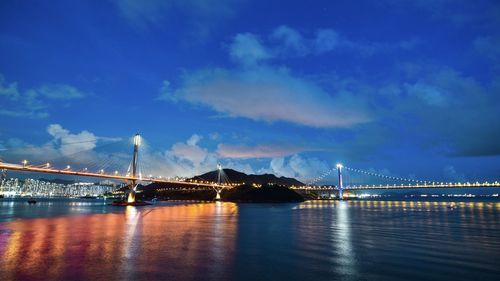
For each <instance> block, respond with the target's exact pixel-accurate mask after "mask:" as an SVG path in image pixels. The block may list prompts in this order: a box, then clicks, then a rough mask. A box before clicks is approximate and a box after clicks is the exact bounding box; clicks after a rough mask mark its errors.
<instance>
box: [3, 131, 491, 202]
mask: <svg viewBox="0 0 500 281" xmlns="http://www.w3.org/2000/svg"><path fill="white" fill-rule="evenodd" d="M141 142H142V139H141V136H140V135H139V134H136V135H135V136H134V137H133V154H132V160H131V162H130V164H129V166H128V169H127V171H126V172H122V173H120V172H119V171H118V170H114V171H112V172H110V171H109V170H105V169H104V168H102V167H98V166H96V165H94V166H93V169H92V168H86V167H85V168H81V169H75V168H72V167H71V165H67V166H66V167H64V168H57V167H55V166H52V165H51V164H50V162H45V163H42V164H32V163H30V162H29V161H28V160H26V159H25V160H23V161H21V164H13V163H8V162H3V161H1V160H0V170H11V171H22V172H34V173H47V174H58V175H66V176H77V177H91V178H104V179H113V180H121V181H124V182H126V183H127V184H128V187H129V192H128V198H127V202H128V203H130V204H134V203H135V202H136V198H135V195H136V192H137V184H138V182H151V183H163V184H170V185H171V187H170V188H172V189H175V188H178V189H200V188H201V189H203V188H204V189H213V190H215V191H216V200H220V193H221V192H222V190H224V189H230V188H233V187H234V186H236V185H238V184H237V183H231V182H230V181H229V179H228V178H227V176H226V175H225V173H224V170H223V169H222V166H221V165H220V164H218V165H217V180H216V181H207V180H203V179H201V180H193V179H181V178H171V177H165V176H161V175H157V176H153V175H151V174H149V176H144V173H142V171H140V166H139V148H140V147H141ZM346 172H347V174H350V173H353V174H358V175H361V176H370V177H375V178H378V179H381V180H384V181H385V182H384V183H379V184H366V183H364V184H363V183H355V182H353V181H349V180H348V179H349V178H351V176H350V175H348V176H347V177H346ZM332 173H336V175H335V176H336V177H337V180H338V182H337V184H335V185H318V184H317V183H318V182H320V181H322V180H324V179H325V178H326V177H327V176H329V175H332ZM388 181H392V183H389V182H388ZM394 182H397V183H394ZM470 187H500V183H499V182H498V181H495V182H479V181H475V182H438V181H426V180H418V179H414V178H404V177H398V176H391V175H386V174H381V173H376V172H372V171H365V170H361V169H356V168H351V167H348V166H343V165H342V164H337V165H336V166H335V167H334V168H332V169H330V170H328V171H326V172H325V173H323V174H321V175H320V176H318V177H316V178H314V179H312V180H311V181H309V182H308V183H307V184H305V185H303V186H292V187H290V188H291V189H293V190H297V191H334V192H336V193H337V198H340V199H342V198H343V192H344V191H352V190H368V189H429V188H470Z"/></svg>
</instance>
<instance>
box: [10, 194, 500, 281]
mask: <svg viewBox="0 0 500 281" xmlns="http://www.w3.org/2000/svg"><path fill="white" fill-rule="evenodd" d="M37 201H38V202H37V203H36V204H33V205H29V204H28V203H27V199H23V198H15V199H12V198H4V199H0V280H3V281H7V280H249V281H254V280H298V281H299V280H300V281H304V280H311V281H313V280H314V281H318V280H384V281H387V280H418V281H421V280H453V281H456V280H467V281H471V280H500V202H499V201H493V200H491V201H479V200H474V199H467V200H466V199H461V200H455V201H453V200H447V201H439V200H437V201H421V199H419V200H406V201H405V200H400V201H399V200H389V201H388V200H348V201H329V200H317V201H306V202H302V203H282V204H252V203H241V204H235V203H228V202H195V201H168V202H158V203H157V204H155V205H150V206H143V207H131V206H129V207H117V206H110V205H109V203H110V202H109V201H106V200H103V199H37Z"/></svg>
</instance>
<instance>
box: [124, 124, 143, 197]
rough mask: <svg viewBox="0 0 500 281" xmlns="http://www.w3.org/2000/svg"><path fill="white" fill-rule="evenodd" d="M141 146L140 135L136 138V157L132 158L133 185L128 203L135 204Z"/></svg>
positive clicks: (136, 135)
mask: <svg viewBox="0 0 500 281" xmlns="http://www.w3.org/2000/svg"><path fill="white" fill-rule="evenodd" d="M140 145H141V135H139V134H138V133H137V134H135V136H134V155H133V156H132V178H133V180H132V183H131V185H130V191H129V193H128V199H127V202H128V203H133V202H135V192H136V187H137V185H136V184H137V180H136V177H137V162H138V161H139V146H140Z"/></svg>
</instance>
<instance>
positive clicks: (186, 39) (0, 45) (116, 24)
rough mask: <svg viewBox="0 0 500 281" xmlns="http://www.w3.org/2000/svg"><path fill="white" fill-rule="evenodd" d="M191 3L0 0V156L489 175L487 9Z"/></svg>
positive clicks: (295, 171) (162, 168)
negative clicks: (124, 145) (139, 157)
mask: <svg viewBox="0 0 500 281" xmlns="http://www.w3.org/2000/svg"><path fill="white" fill-rule="evenodd" d="M208 2H210V1H194V0H184V1H155V0H149V1H132V0H128V1H2V2H1V3H0V122H1V124H2V126H0V149H1V151H0V155H1V157H2V158H3V159H4V160H5V161H8V160H9V161H19V160H20V159H23V158H29V159H32V160H31V161H32V162H37V161H43V160H44V159H46V158H58V157H65V156H66V157H69V156H70V155H73V154H74V153H75V152H76V151H79V150H90V152H89V153H87V154H86V156H85V157H83V158H85V159H72V160H73V161H75V162H78V161H80V164H81V165H84V163H85V161H90V160H88V159H89V158H90V157H91V156H95V157H97V159H101V158H106V159H108V158H110V157H111V158H112V157H115V158H116V161H115V162H119V161H124V162H126V161H128V158H127V157H128V155H127V154H124V153H127V152H128V151H123V152H117V151H111V149H110V150H109V151H107V150H106V149H105V148H103V149H99V147H101V146H102V145H104V147H110V146H109V145H107V146H106V144H107V143H109V142H113V141H116V140H119V139H123V140H127V138H128V137H130V136H132V135H133V134H134V133H135V132H140V133H141V134H142V135H143V136H144V138H145V139H146V141H147V144H148V150H147V151H146V152H145V153H144V158H143V159H145V160H147V161H148V162H149V163H155V164H154V165H152V166H154V167H155V168H154V169H153V170H152V171H151V173H154V174H164V175H179V176H188V175H193V174H196V173H200V172H205V171H207V170H211V169H213V168H214V167H215V165H216V163H217V162H218V161H220V162H222V163H223V164H224V166H226V167H232V168H235V169H239V170H242V171H245V172H254V173H264V172H272V173H276V174H278V175H284V176H294V177H297V178H299V179H301V180H304V181H308V180H309V179H312V178H315V177H316V176H318V175H321V174H322V173H324V172H325V171H326V170H328V169H330V168H332V167H333V166H334V165H335V163H337V162H342V163H345V165H348V166H351V167H356V168H362V169H366V170H373V171H377V172H382V173H386V174H391V175H399V176H405V177H415V178H418V179H423V180H427V179H429V180H476V179H479V180H495V179H498V178H500V167H499V164H500V142H499V141H498V140H499V137H500V118H499V117H500V101H499V100H498V96H499V94H500V78H499V74H500V69H499V67H498V65H500V64H499V59H500V48H499V44H500V17H499V16H498V15H500V5H499V4H498V2H497V1H474V2H471V1H446V0H442V1H312V2H311V1H287V3H286V5H285V4H283V3H282V1H244V0H242V1H217V3H208ZM280 2H281V3H280ZM79 141H88V142H85V143H81V144H71V145H70V143H75V142H79ZM76 164H78V163H76ZM332 180H333V178H329V177H326V178H325V179H324V181H325V182H328V181H332Z"/></svg>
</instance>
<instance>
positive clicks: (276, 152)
mask: <svg viewBox="0 0 500 281" xmlns="http://www.w3.org/2000/svg"><path fill="white" fill-rule="evenodd" d="M305 150H307V149H304V148H299V147H291V146H288V147H287V146H283V145H281V146H277V145H257V146H244V145H228V144H219V145H218V146H217V154H218V155H219V156H220V157H222V158H237V159H251V158H275V157H284V156H289V155H292V154H296V153H299V152H302V151H305Z"/></svg>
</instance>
